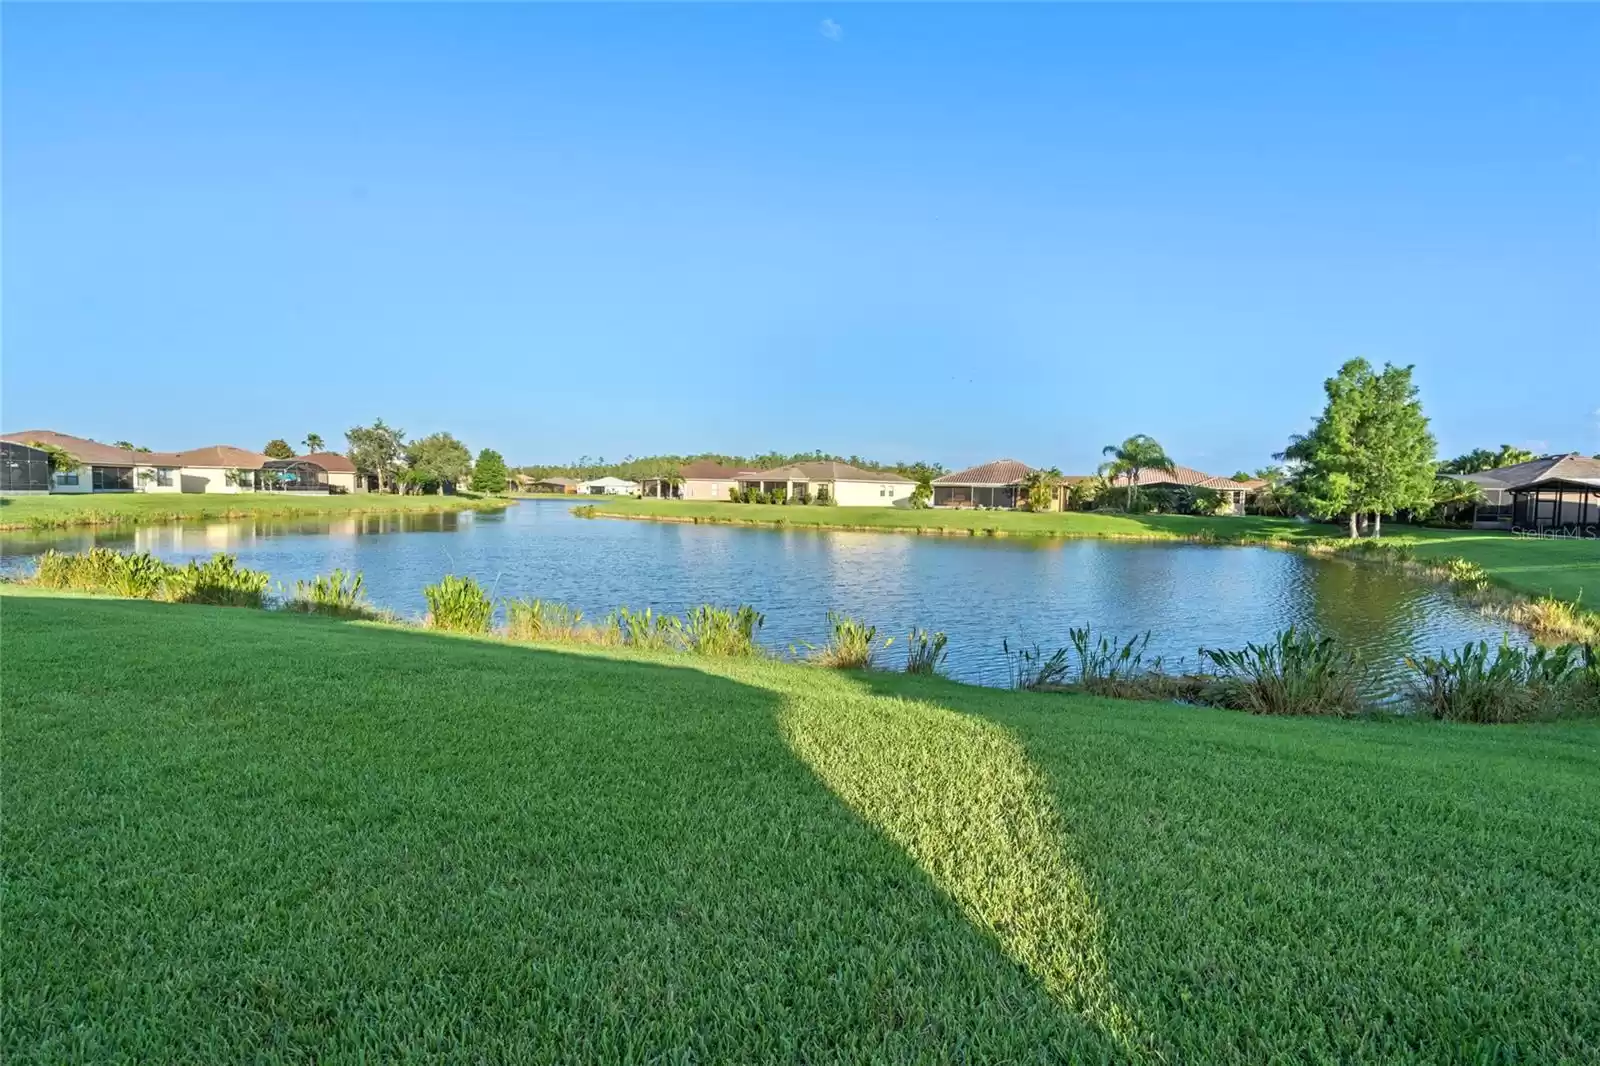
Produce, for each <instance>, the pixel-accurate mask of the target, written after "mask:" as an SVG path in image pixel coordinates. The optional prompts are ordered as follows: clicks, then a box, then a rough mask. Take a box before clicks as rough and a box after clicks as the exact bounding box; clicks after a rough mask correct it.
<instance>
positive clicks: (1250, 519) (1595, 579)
mask: <svg viewBox="0 0 1600 1066" xmlns="http://www.w3.org/2000/svg"><path fill="white" fill-rule="evenodd" d="M595 506H597V507H598V508H599V509H600V510H601V511H602V512H603V513H605V514H608V515H621V516H625V517H636V518H679V519H697V520H699V521H705V522H726V523H732V524H750V525H760V526H769V525H777V524H781V525H782V526H783V527H784V528H786V529H806V528H808V527H810V528H830V527H833V528H847V529H860V530H882V531H884V532H893V531H904V532H913V533H918V532H920V533H929V532H942V533H952V534H956V535H962V534H975V535H1000V536H1009V537H1108V538H1117V537H1124V538H1126V537H1137V538H1143V539H1155V540H1162V539H1189V538H1214V539H1216V540H1218V541H1223V542H1228V541H1262V540H1271V539H1276V540H1284V541H1290V542H1293V541H1310V540H1315V539H1318V538H1324V537H1339V536H1342V535H1343V530H1342V529H1341V528H1339V527H1335V526H1331V525H1321V524H1317V523H1308V522H1299V521H1295V520H1294V519H1288V518H1264V517H1260V516H1257V515H1246V516H1238V517H1234V516H1228V517H1221V518H1196V517H1191V516H1187V515H1123V514H1100V513H1097V512H1084V511H1067V512H1059V513H1045V514H1032V513H1030V512H1027V511H952V510H945V509H942V508H940V509H930V510H923V511H911V510H903V509H897V508H891V507H783V506H775V505H760V504H736V503H697V502H691V501H686V500H635V499H610V498H608V499H606V500H605V501H603V502H596V503H595ZM1383 540H1384V541H1385V542H1388V543H1396V544H1398V543H1405V544H1410V545H1412V547H1413V548H1414V549H1415V551H1416V554H1417V557H1418V558H1419V559H1424V560H1426V559H1446V558H1450V557H1459V558H1462V559H1466V560H1468V561H1469V562H1474V563H1477V564H1478V565H1479V566H1481V567H1483V568H1484V570H1486V571H1488V573H1489V577H1490V580H1492V581H1494V582H1495V583H1496V584H1499V585H1502V586H1504V587H1506V588H1508V589H1511V590H1513V591H1515V592H1521V593H1526V594H1528V595H1533V596H1545V595H1551V596H1555V597H1557V598H1558V599H1564V600H1574V601H1578V602H1581V603H1582V604H1583V605H1584V606H1585V607H1587V608H1589V609H1591V610H1592V609H1594V608H1595V607H1597V606H1600V540H1538V539H1534V538H1529V537H1513V536H1511V535H1509V534H1505V533H1484V532H1474V531H1469V530H1452V529H1428V528H1424V527H1421V526H1394V527H1390V528H1389V531H1388V532H1387V533H1386V534H1385V535H1384V537H1383Z"/></svg>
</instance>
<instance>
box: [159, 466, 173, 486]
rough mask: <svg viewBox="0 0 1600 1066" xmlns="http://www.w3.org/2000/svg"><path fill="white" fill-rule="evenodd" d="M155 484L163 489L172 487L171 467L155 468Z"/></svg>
mask: <svg viewBox="0 0 1600 1066" xmlns="http://www.w3.org/2000/svg"><path fill="white" fill-rule="evenodd" d="M156 484H157V485H160V486H161V487H162V488H164V489H170V488H171V487H172V467H170V466H158V467H156Z"/></svg>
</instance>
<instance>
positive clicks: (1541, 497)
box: [1456, 452, 1600, 537]
mask: <svg viewBox="0 0 1600 1066" xmlns="http://www.w3.org/2000/svg"><path fill="white" fill-rule="evenodd" d="M1456 480H1458V481H1466V482H1470V483H1472V484H1474V485H1477V486H1478V487H1479V488H1480V489H1481V490H1482V491H1483V496H1484V502H1483V503H1481V504H1479V505H1478V507H1477V509H1476V510H1475V512H1474V514H1473V525H1474V526H1475V527H1477V528H1479V529H1509V530H1513V531H1515V532H1533V533H1549V532H1561V533H1565V534H1567V535H1569V536H1583V537H1600V459H1594V458H1590V457H1589V456H1586V455H1583V454H1581V453H1579V452H1572V453H1570V454H1564V455H1542V456H1540V457H1539V458H1537V459H1531V460H1529V461H1528V462H1526V463H1514V464H1512V465H1511V466H1502V467H1500V468H1499V469H1498V470H1484V471H1481V472H1479V473H1476V474H1462V475H1460V476H1458V477H1457V478H1456Z"/></svg>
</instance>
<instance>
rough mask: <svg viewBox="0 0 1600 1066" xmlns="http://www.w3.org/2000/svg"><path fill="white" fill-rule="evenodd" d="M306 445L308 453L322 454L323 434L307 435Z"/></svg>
mask: <svg viewBox="0 0 1600 1066" xmlns="http://www.w3.org/2000/svg"><path fill="white" fill-rule="evenodd" d="M304 443H305V446H306V451H308V452H320V451H321V450H322V447H323V442H322V434H320V433H307V434H306V439H305V442H304Z"/></svg>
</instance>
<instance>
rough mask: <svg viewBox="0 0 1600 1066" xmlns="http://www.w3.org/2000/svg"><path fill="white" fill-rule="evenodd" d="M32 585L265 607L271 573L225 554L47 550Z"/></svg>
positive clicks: (231, 605)
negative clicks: (179, 557) (199, 558)
mask: <svg viewBox="0 0 1600 1066" xmlns="http://www.w3.org/2000/svg"><path fill="white" fill-rule="evenodd" d="M31 580H32V583H33V584H36V585H39V586H41V587H43V588H55V589H71V590H74V591H78V592H96V593H101V594H103V595H109V596H126V597H130V598H133V599H146V600H166V601H168V602H171V603H208V604H213V605H216V606H221V607H262V606H264V605H265V598H266V591H267V584H268V582H269V581H270V578H269V576H268V575H267V574H266V573H264V572H262V571H258V570H249V569H246V568H244V567H241V566H239V565H238V560H237V559H236V558H235V557H234V556H232V555H227V554H225V553H222V552H218V553H217V554H216V555H214V556H212V557H211V558H210V559H207V560H206V561H205V562H203V563H202V562H196V561H194V560H190V561H189V562H187V563H185V564H183V565H182V566H176V565H174V564H172V563H168V562H163V561H162V560H160V559H157V558H156V557H155V556H153V555H151V554H149V553H148V552H129V553H123V552H115V551H111V550H110V549H109V548H90V549H89V550H88V551H86V552H82V553H80V554H74V553H69V552H58V551H55V550H53V549H52V550H51V551H47V552H45V553H44V554H43V555H41V556H40V557H39V561H38V563H37V564H36V565H35V568H34V572H33V576H32V579H31Z"/></svg>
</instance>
